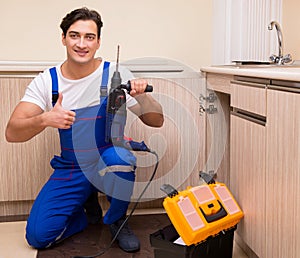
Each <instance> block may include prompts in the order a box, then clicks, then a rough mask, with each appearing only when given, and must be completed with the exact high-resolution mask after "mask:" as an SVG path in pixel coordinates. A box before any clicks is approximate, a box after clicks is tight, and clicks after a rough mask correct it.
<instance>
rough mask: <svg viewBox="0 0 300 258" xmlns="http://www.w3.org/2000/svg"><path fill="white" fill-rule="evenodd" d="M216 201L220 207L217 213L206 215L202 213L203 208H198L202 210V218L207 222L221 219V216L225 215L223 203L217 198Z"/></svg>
mask: <svg viewBox="0 0 300 258" xmlns="http://www.w3.org/2000/svg"><path fill="white" fill-rule="evenodd" d="M218 203H219V204H220V206H221V209H220V210H219V211H218V212H217V213H215V214H212V215H206V214H205V213H204V211H203V210H202V209H201V207H200V210H201V212H202V214H203V216H204V218H205V219H206V221H207V222H208V223H211V222H214V221H216V220H219V219H222V218H224V217H225V216H226V215H227V212H226V210H225V209H224V207H223V205H222V204H221V202H220V201H219V200H218Z"/></svg>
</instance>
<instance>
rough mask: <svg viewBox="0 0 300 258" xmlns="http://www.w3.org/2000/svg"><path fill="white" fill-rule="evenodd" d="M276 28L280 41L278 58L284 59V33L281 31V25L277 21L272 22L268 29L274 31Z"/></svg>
mask: <svg viewBox="0 0 300 258" xmlns="http://www.w3.org/2000/svg"><path fill="white" fill-rule="evenodd" d="M274 26H275V28H276V31H277V39H278V48H279V50H278V58H279V59H281V58H282V57H283V46H282V45H283V37H282V31H281V27H280V25H279V23H278V22H277V21H272V22H271V23H270V24H269V25H268V29H269V30H272V29H273V28H274Z"/></svg>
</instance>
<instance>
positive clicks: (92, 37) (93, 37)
mask: <svg viewBox="0 0 300 258" xmlns="http://www.w3.org/2000/svg"><path fill="white" fill-rule="evenodd" d="M86 38H87V39H88V40H94V39H95V36H87V37H86Z"/></svg>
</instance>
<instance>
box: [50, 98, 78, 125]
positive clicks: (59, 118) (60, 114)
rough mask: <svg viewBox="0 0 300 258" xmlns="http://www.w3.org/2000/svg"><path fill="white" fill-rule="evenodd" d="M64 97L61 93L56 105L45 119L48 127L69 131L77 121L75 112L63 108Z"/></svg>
mask: <svg viewBox="0 0 300 258" xmlns="http://www.w3.org/2000/svg"><path fill="white" fill-rule="evenodd" d="M62 100H63V95H62V93H59V95H58V99H57V102H56V104H55V105H54V107H53V109H52V110H51V111H49V112H48V115H47V116H46V118H45V120H46V121H45V123H46V125H47V126H51V127H54V128H59V129H69V128H70V127H71V126H72V125H73V123H74V121H75V116H76V114H75V112H74V111H71V110H65V109H64V108H63V107H62Z"/></svg>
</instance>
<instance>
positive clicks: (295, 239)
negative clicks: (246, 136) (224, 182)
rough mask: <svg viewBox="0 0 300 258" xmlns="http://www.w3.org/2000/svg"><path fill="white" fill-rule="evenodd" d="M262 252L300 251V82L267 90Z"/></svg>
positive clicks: (293, 256)
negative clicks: (264, 237) (264, 211)
mask: <svg viewBox="0 0 300 258" xmlns="http://www.w3.org/2000/svg"><path fill="white" fill-rule="evenodd" d="M267 99H268V105H267V124H266V130H267V156H266V160H267V164H266V168H267V173H266V239H267V241H266V256H265V257H273V258H282V257H291V258H296V257H299V255H300V238H299V232H300V224H299V214H300V187H299V186H300V109H299V103H300V84H299V83H293V82H286V81H277V82H276V81H274V82H273V85H271V86H270V87H269V89H268V90H267Z"/></svg>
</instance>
